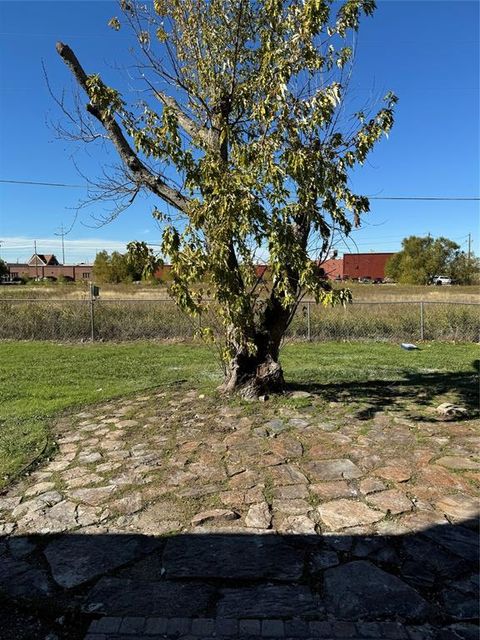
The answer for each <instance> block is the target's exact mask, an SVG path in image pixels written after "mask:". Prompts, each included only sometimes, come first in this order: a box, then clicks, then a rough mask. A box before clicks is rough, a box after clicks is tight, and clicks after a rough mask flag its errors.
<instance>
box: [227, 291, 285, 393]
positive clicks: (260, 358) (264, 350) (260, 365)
mask: <svg viewBox="0 0 480 640" xmlns="http://www.w3.org/2000/svg"><path fill="white" fill-rule="evenodd" d="M291 313H292V309H288V308H287V309H285V308H284V307H282V305H281V304H280V302H279V301H278V300H275V299H271V300H270V304H269V305H268V306H267V309H266V310H265V313H264V317H263V319H262V321H261V323H260V326H259V327H258V328H257V330H256V332H255V334H254V336H253V337H252V336H250V342H253V344H254V345H255V351H254V353H249V352H248V350H247V348H246V347H245V346H244V345H245V344H246V342H247V339H246V338H245V340H244V344H243V345H242V346H238V343H237V346H234V345H231V352H232V353H233V356H232V358H231V360H230V362H229V363H227V369H226V372H225V380H224V382H223V384H222V385H221V386H220V387H219V390H220V391H221V392H222V393H239V394H240V395H241V396H242V397H244V398H258V397H259V396H262V395H269V394H277V393H283V391H284V390H285V380H284V377H283V370H282V366H281V364H280V361H279V350H280V343H281V341H282V338H283V336H284V334H285V331H286V330H287V328H288V325H289V322H290V318H291Z"/></svg>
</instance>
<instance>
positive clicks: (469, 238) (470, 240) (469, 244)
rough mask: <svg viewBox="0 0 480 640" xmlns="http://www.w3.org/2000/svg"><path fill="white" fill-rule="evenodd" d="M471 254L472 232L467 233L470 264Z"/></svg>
mask: <svg viewBox="0 0 480 640" xmlns="http://www.w3.org/2000/svg"><path fill="white" fill-rule="evenodd" d="M471 255H472V234H471V233H469V234H468V264H470V256H471Z"/></svg>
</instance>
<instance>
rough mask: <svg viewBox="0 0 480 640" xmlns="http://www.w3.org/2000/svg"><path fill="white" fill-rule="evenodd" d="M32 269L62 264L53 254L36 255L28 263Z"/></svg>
mask: <svg viewBox="0 0 480 640" xmlns="http://www.w3.org/2000/svg"><path fill="white" fill-rule="evenodd" d="M28 264H29V265H30V266H31V267H36V266H39V267H42V266H43V267H46V266H54V265H58V264H60V263H59V262H58V260H57V258H56V257H55V255H54V254H53V253H34V254H33V256H32V257H31V258H30V260H29V261H28Z"/></svg>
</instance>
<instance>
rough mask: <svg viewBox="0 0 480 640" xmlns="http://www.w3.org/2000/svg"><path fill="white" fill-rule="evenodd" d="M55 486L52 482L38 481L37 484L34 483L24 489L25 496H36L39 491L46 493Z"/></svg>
mask: <svg viewBox="0 0 480 640" xmlns="http://www.w3.org/2000/svg"><path fill="white" fill-rule="evenodd" d="M54 487H55V483H54V482H39V483H38V484H34V485H33V486H32V487H29V488H28V489H27V490H26V491H25V494H24V495H25V497H27V498H30V497H31V496H38V495H39V494H40V493H46V492H47V491H50V490H51V489H53V488H54Z"/></svg>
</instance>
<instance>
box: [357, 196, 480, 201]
mask: <svg viewBox="0 0 480 640" xmlns="http://www.w3.org/2000/svg"><path fill="white" fill-rule="evenodd" d="M367 197H368V199H369V200H456V201H458V200H475V201H476V200H480V197H479V198H472V197H470V196H452V197H448V196H367Z"/></svg>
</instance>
